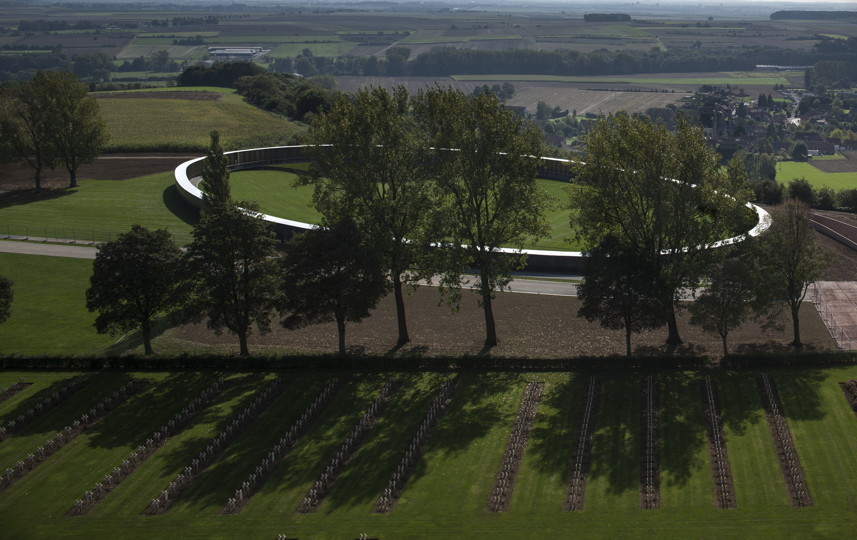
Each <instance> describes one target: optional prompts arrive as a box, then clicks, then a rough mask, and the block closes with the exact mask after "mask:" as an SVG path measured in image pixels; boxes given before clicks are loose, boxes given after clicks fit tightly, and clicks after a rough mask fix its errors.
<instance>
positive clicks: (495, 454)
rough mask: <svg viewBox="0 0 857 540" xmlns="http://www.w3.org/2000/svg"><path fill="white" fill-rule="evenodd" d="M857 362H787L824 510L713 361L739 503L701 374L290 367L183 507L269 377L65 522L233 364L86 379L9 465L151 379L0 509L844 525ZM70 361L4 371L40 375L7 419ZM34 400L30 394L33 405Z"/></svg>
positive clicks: (438, 532)
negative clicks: (574, 458)
mask: <svg viewBox="0 0 857 540" xmlns="http://www.w3.org/2000/svg"><path fill="white" fill-rule="evenodd" d="M855 369H857V368H854V367H847V368H828V369H800V370H791V369H789V370H773V371H772V372H771V374H772V376H773V378H774V380H775V381H776V383H777V385H778V387H779V391H780V395H781V397H782V401H783V407H784V410H785V413H786V416H787V418H788V422H789V425H790V427H791V429H792V434H793V437H794V440H795V444H796V447H797V449H798V452H799V455H800V459H801V462H802V464H803V467H804V471H805V473H806V479H807V483H808V485H809V488H810V490H811V493H812V496H813V499H814V502H815V504H814V506H813V507H811V508H803V509H796V508H792V507H791V506H790V504H789V501H788V497H787V494H786V491H785V485H784V482H783V480H782V476H781V474H780V470H779V466H778V464H777V458H776V453H775V451H774V448H773V444H772V442H771V435H770V431H769V429H768V426H767V421H766V419H765V416H764V413H763V410H762V406H761V402H760V400H759V397H758V392H757V389H756V385H755V381H754V378H755V377H756V376H757V375H758V373H757V372H753V371H740V372H713V373H711V376H712V379H713V381H714V383H715V384H716V385H717V387H718V388H719V390H720V395H721V402H722V403H723V410H722V413H723V418H724V426H725V430H726V441H727V448H728V452H729V458H730V463H731V466H732V473H733V476H734V480H735V492H736V495H737V499H738V507H737V508H736V509H732V510H720V509H717V508H716V507H715V504H714V496H713V491H712V482H711V470H710V463H709V459H708V453H707V439H706V436H705V426H704V421H703V416H702V404H701V399H700V392H699V383H700V379H701V377H702V376H703V374H702V373H697V372H675V371H659V372H651V373H646V372H631V373H622V374H620V373H618V372H611V371H607V372H594V373H584V372H580V373H523V374H521V373H459V374H450V375H442V374H429V373H424V374H419V373H413V374H373V375H358V374H355V373H336V372H316V371H301V372H283V373H280V374H279V375H280V376H281V377H284V379H285V383H286V387H285V389H284V390H283V392H282V393H281V394H280V396H279V397H278V398H276V399H275V400H274V401H272V402H271V403H270V405H269V406H267V407H266V408H265V409H264V410H263V411H261V413H260V414H259V415H258V416H256V417H255V418H254V419H252V421H250V422H248V423H247V428H246V430H245V431H244V432H243V435H242V436H241V437H239V438H238V439H237V440H235V441H234V442H233V443H231V444H230V445H228V446H227V447H226V448H225V450H224V452H223V453H222V454H221V455H220V456H219V457H218V459H217V460H216V461H215V462H214V464H213V465H212V466H211V467H209V468H208V469H207V470H206V471H205V472H203V473H202V474H200V475H199V476H198V477H197V479H196V480H195V481H194V482H193V483H192V484H191V485H190V487H189V488H188V489H187V490H185V491H184V492H183V493H181V494H180V495H179V496H178V497H177V498H176V499H175V501H174V502H173V505H172V507H171V508H170V510H169V511H168V512H166V513H165V514H163V515H158V516H148V515H145V514H144V513H143V511H144V509H145V508H146V506H147V505H148V503H149V502H150V501H151V499H152V498H154V497H155V496H156V495H157V493H158V492H159V491H160V490H161V489H163V488H164V487H165V485H166V483H168V482H169V481H170V480H171V479H172V478H173V477H174V476H175V475H176V474H177V473H178V472H180V471H181V470H182V469H183V468H184V467H185V466H186V465H187V464H188V463H189V461H190V460H191V459H193V457H194V456H196V455H197V453H198V452H199V451H200V450H201V449H202V448H203V447H204V446H205V445H206V444H207V442H208V441H209V440H210V439H211V438H212V437H214V436H215V435H216V434H217V433H218V432H219V431H220V430H221V429H222V428H223V427H224V426H225V425H227V424H228V423H229V422H230V421H231V419H232V418H233V417H234V416H235V415H236V414H237V413H238V412H239V411H240V410H242V409H243V408H244V407H245V406H246V405H247V404H248V403H249V402H250V401H251V400H252V399H253V398H254V396H255V395H256V393H257V392H258V391H259V390H260V389H261V388H262V387H264V385H265V384H266V383H267V382H268V381H270V380H271V377H272V376H273V374H266V373H231V374H226V376H227V380H228V381H229V384H228V385H227V386H226V388H225V389H224V391H223V392H222V393H221V394H220V395H218V396H217V397H216V398H215V399H214V400H213V402H212V403H211V404H210V405H209V406H208V407H207V408H205V409H204V410H203V411H201V412H200V413H199V414H198V415H197V416H196V417H194V419H193V421H192V422H191V425H190V426H189V427H188V428H186V429H184V430H183V431H181V432H180V433H178V434H177V435H176V436H174V437H172V438H171V439H169V440H168V441H167V443H166V444H165V445H164V446H163V447H162V448H160V449H159V450H158V451H157V452H156V453H155V454H154V455H153V456H152V457H151V458H150V459H148V460H147V461H146V462H145V463H144V464H143V465H142V466H141V467H140V468H138V469H137V470H136V471H135V472H134V473H133V474H132V475H131V476H130V477H129V478H128V479H127V480H126V481H125V482H124V483H122V484H121V485H120V486H119V487H118V488H116V489H115V490H114V491H113V492H112V493H110V494H109V495H108V496H107V497H106V498H105V499H104V500H103V501H102V502H101V503H100V504H99V505H98V506H97V507H96V508H95V509H94V511H92V512H91V513H90V514H88V515H85V516H79V517H69V516H67V515H66V512H67V511H68V510H69V509H70V508H71V506H72V505H73V503H74V500H75V499H76V498H78V497H80V496H81V495H82V494H83V492H84V491H86V490H87V489H91V488H92V486H93V485H94V483H95V482H97V481H99V479H100V478H101V477H103V476H104V475H105V474H107V473H108V472H110V471H111V470H112V468H113V467H115V466H116V465H117V464H118V463H119V462H121V461H122V459H124V458H126V457H127V456H128V454H130V453H131V452H132V451H133V449H134V448H135V447H136V446H137V445H139V444H140V442H141V441H142V440H145V438H146V437H147V436H149V435H150V434H151V432H152V431H154V430H156V429H157V428H158V427H159V426H160V425H161V424H162V423H163V422H165V421H167V420H168V419H169V418H171V417H172V416H173V415H174V414H175V412H177V411H178V410H180V409H181V408H182V407H183V406H184V404H186V403H187V402H188V401H190V400H192V399H193V398H194V397H196V395H197V394H198V393H199V392H200V391H201V390H202V389H203V388H205V387H207V386H208V385H210V384H211V382H212V381H213V380H214V378H215V377H217V376H218V373H197V372H181V373H124V372H107V373H101V374H90V377H92V381H91V382H90V384H89V385H87V386H86V387H85V388H84V389H83V390H81V391H80V392H78V393H77V394H75V395H74V396H72V397H71V398H69V399H68V400H66V401H65V402H63V403H62V404H61V405H60V406H58V407H57V408H56V409H54V410H51V411H50V412H49V413H47V414H45V415H44V416H43V417H42V418H41V419H40V420H39V421H38V422H36V423H34V424H32V425H31V426H30V427H29V428H27V430H25V431H24V432H21V433H20V434H16V435H13V436H12V437H10V438H8V439H7V440H6V441H4V442H2V443H0V468H5V467H7V466H9V464H10V463H14V460H15V459H18V458H19V456H20V455H21V454H22V453H26V452H29V451H32V449H33V448H34V446H35V445H37V444H40V442H41V441H42V439H47V438H48V437H49V436H51V435H52V433H53V432H54V431H55V430H56V429H59V428H60V427H61V426H62V425H64V424H65V423H66V422H69V421H71V420H72V419H74V418H76V417H77V416H79V415H80V414H81V413H82V412H84V411H85V410H86V409H87V408H88V407H89V406H90V405H89V403H92V402H94V401H96V400H99V399H100V398H101V396H102V395H105V394H107V393H109V392H111V391H112V389H113V388H114V387H118V386H119V385H120V384H122V383H123V382H124V381H127V380H129V378H130V377H136V378H141V379H144V380H146V381H148V384H147V386H146V387H144V389H143V391H141V392H140V393H139V394H137V395H136V396H134V397H132V398H131V399H130V400H129V401H128V402H126V403H125V404H123V405H122V406H120V407H119V408H117V409H116V410H115V411H113V412H111V413H110V414H108V415H107V416H105V417H104V419H103V420H102V421H101V422H99V423H98V424H96V425H95V426H93V427H92V428H91V429H90V430H88V431H87V432H85V433H84V434H83V435H81V437H79V438H78V439H76V440H75V441H74V442H73V443H71V444H70V445H68V446H66V447H65V448H63V449H62V450H61V451H60V452H59V453H57V454H55V455H54V456H53V457H51V458H50V459H48V460H47V461H46V462H45V463H43V464H42V465H40V466H39V467H37V468H36V469H34V471H33V472H31V473H30V474H28V475H27V476H25V477H24V478H23V479H21V480H19V481H18V482H17V483H16V484H14V485H12V486H11V487H10V488H8V489H6V490H4V491H2V492H0V519H2V521H3V524H4V534H8V535H10V536H9V537H16V538H26V537H57V536H62V537H76V536H80V537H94V536H99V537H102V536H109V537H111V538H146V537H151V535H155V536H157V537H166V536H205V537H211V538H235V537H253V538H258V537H275V536H276V535H277V534H281V533H284V534H287V535H289V536H290V537H301V538H351V537H356V536H358V535H360V534H361V533H366V534H368V535H370V536H376V537H380V538H401V537H408V538H430V537H431V538H437V537H447V538H449V537H456V538H457V537H472V536H474V535H478V536H490V537H492V538H520V537H522V536H536V537H562V536H567V535H571V534H574V535H578V536H586V537H593V536H595V537H601V536H609V537H639V536H640V535H641V534H646V535H667V534H668V535H669V536H670V537H695V538H707V537H712V538H722V537H727V536H730V537H731V536H737V535H740V536H743V537H747V536H753V537H769V536H801V537H803V536H822V537H826V536H831V535H839V534H841V532H842V531H844V530H848V528H849V527H853V526H854V525H855V524H857V512H855V510H854V504H855V502H857V501H855V496H854V490H853V485H854V484H855V482H857V452H855V448H857V418H855V415H854V413H853V412H852V411H851V410H850V408H849V407H848V405H847V403H846V401H845V399H844V397H843V395H842V392H841V390H840V389H839V386H838V384H837V383H838V382H839V381H842V380H846V379H848V378H851V377H853V376H855V374H857V371H855ZM649 374H651V375H653V376H654V377H655V378H656V379H657V381H658V383H659V385H660V389H661V406H660V414H661V435H660V459H661V501H662V502H661V508H660V509H659V510H650V511H646V510H640V509H639V508H638V504H639V502H638V490H639V460H640V458H639V456H640V452H639V418H640V400H639V395H640V384H641V381H643V379H644V378H645V377H646V376H647V375H649ZM73 375H74V374H71V373H35V374H34V373H18V372H3V373H0V381H2V380H17V379H18V378H19V377H21V376H23V377H24V378H25V379H26V380H28V381H32V382H34V384H33V385H32V386H30V387H29V388H28V389H27V390H26V391H25V392H24V393H23V394H24V395H22V397H21V398H20V399H19V400H17V401H6V402H3V403H0V419H2V418H9V417H13V416H14V415H16V411H18V410H20V409H21V408H22V407H25V406H27V403H28V402H31V401H32V399H33V398H34V396H36V395H38V393H39V392H45V391H46V389H48V390H49V389H50V388H52V387H57V385H60V384H62V382H64V381H66V380H68V379H69V378H71V377H72V376H73ZM592 375H594V376H595V377H596V378H597V380H598V381H599V383H600V385H601V398H600V404H599V406H598V409H597V413H596V418H595V420H596V422H595V430H596V431H595V436H594V438H593V446H592V466H591V473H590V477H589V481H588V484H587V489H586V498H585V506H584V510H583V511H580V512H564V511H563V510H562V504H563V500H564V497H565V490H566V481H567V474H568V466H569V461H568V459H569V451H570V446H571V444H572V442H573V440H574V436H575V434H576V430H577V428H578V423H579V420H580V418H579V416H580V404H581V397H582V394H583V392H584V388H585V384H586V381H587V380H588V378H589V377H590V376H592ZM332 376H339V377H340V378H342V379H343V381H344V383H345V384H344V386H343V387H342V388H341V390H340V391H339V393H338V394H337V395H336V396H335V398H334V399H333V401H332V402H331V403H330V404H329V405H328V406H327V408H325V409H324V410H323V411H322V412H321V414H320V415H319V417H318V418H317V419H316V420H315V421H314V422H313V423H312V424H311V426H310V428H309V430H308V431H307V432H306V434H305V435H304V436H303V437H302V438H301V439H299V441H298V443H297V445H296V446H295V447H294V449H293V450H291V451H290V452H289V453H288V454H287V455H286V457H285V458H284V459H283V461H282V462H280V463H279V465H278V466H277V467H276V468H275V469H274V470H273V473H272V474H271V475H270V476H269V477H268V478H267V479H266V481H265V482H264V483H263V484H262V485H261V488H260V489H259V490H258V492H257V493H256V494H255V495H254V496H253V497H252V498H251V499H250V501H249V504H248V505H247V506H246V507H245V508H244V510H243V511H242V512H240V513H238V514H236V515H223V514H221V513H220V511H221V509H222V507H223V505H224V504H225V502H226V499H227V498H228V497H230V496H231V495H232V493H233V492H234V490H235V489H236V488H237V487H238V485H240V482H241V481H243V479H244V478H245V477H246V475H247V474H249V472H250V471H252V470H253V468H254V467H255V466H256V465H257V464H258V463H259V461H260V459H261V457H262V456H264V454H265V453H266V452H267V451H268V449H270V446H271V445H272V444H273V443H274V442H275V441H276V440H277V439H278V438H279V437H280V436H281V435H282V434H283V433H285V431H287V430H288V429H289V427H290V425H291V424H292V422H294V420H295V419H296V418H297V416H298V415H300V414H301V412H302V411H303V410H304V409H305V407H306V406H307V405H308V404H309V403H310V402H311V401H312V400H313V399H314V398H315V396H316V395H317V392H318V391H319V390H320V388H321V387H322V386H323V385H324V384H325V383H326V382H327V381H328V380H329V379H330V377H332ZM388 376H389V377H396V378H399V379H401V382H402V385H401V386H400V389H399V390H398V392H397V393H396V394H395V395H394V397H393V399H392V401H391V402H390V404H389V406H388V407H387V408H386V409H385V410H384V412H383V413H381V414H380V416H379V417H378V420H377V422H376V424H375V425H374V426H373V428H372V429H371V430H370V432H369V433H368V435H367V436H366V437H365V438H364V440H363V443H362V445H361V446H360V447H359V449H358V450H357V451H356V452H355V453H354V455H353V457H352V459H351V460H350V461H349V462H348V464H347V465H346V466H345V468H344V469H343V472H342V474H341V476H340V477H339V479H338V481H337V482H336V483H334V484H333V487H332V489H331V491H330V495H329V497H328V498H327V500H326V501H325V502H324V503H323V504H322V506H321V507H320V509H319V511H318V512H317V513H313V514H306V515H299V514H296V513H295V510H296V508H297V506H298V504H299V503H300V500H301V499H302V497H303V496H304V494H305V493H306V490H307V489H308V488H309V486H310V485H311V484H312V483H313V482H314V481H315V479H316V478H317V477H318V474H319V473H320V472H321V470H323V469H324V467H325V466H326V464H327V462H328V461H329V459H330V457H331V456H332V455H333V454H334V453H335V452H336V451H337V449H338V448H339V446H340V445H341V443H342V440H343V438H344V437H345V435H346V434H347V433H348V432H349V431H351V429H352V428H353V426H354V424H355V422H356V421H357V420H358V419H359V418H360V416H362V414H363V411H364V410H365V408H366V406H367V405H368V403H369V402H370V401H371V400H372V399H373V398H374V397H375V395H377V392H378V391H379V390H380V388H381V386H382V384H383V382H384V379H385V378H386V377H388ZM446 376H453V377H457V378H458V379H459V381H458V383H459V384H458V389H457V391H456V392H455V393H454V394H453V396H452V398H451V401H450V404H449V406H448V409H447V412H446V414H445V415H444V416H443V418H442V419H441V421H440V423H439V424H438V425H437V427H436V428H435V430H434V431H433V434H432V436H431V437H430V438H429V440H428V442H427V445H426V446H425V448H424V453H423V456H422V458H421V459H420V460H419V461H418V463H417V465H416V467H415V469H414V470H413V472H412V474H411V477H410V479H409V481H408V482H407V484H406V486H405V490H404V493H403V495H402V497H401V498H400V499H399V501H398V504H397V505H396V506H395V507H394V509H393V511H392V512H390V513H388V514H374V513H373V512H372V508H373V506H374V503H375V500H376V499H377V497H378V495H379V494H380V492H381V490H382V489H383V488H384V486H385V485H386V482H387V480H388V478H389V475H390V473H391V471H392V470H393V468H394V467H395V466H396V464H397V463H398V462H399V459H400V458H401V455H402V452H403V451H404V449H405V447H406V446H407V444H408V442H409V441H410V439H411V437H412V436H413V432H414V429H415V428H416V426H417V425H418V424H419V422H420V421H421V420H422V417H423V416H424V414H425V412H426V407H427V404H428V402H429V400H430V399H431V397H432V395H433V393H434V392H435V391H436V389H437V388H438V386H439V385H440V384H441V382H442V380H443V379H444V378H445V377H446ZM527 381H544V382H545V390H544V393H543V395H542V399H541V403H540V406H539V410H538V414H537V416H536V420H535V422H534V424H533V428H532V430H531V432H530V437H529V441H528V445H527V448H526V453H525V454H524V458H523V462H522V466H521V469H520V472H519V475H518V478H517V482H516V484H515V489H514V492H513V495H512V499H511V506H510V509H509V511H508V512H505V513H497V514H494V513H489V512H487V510H486V505H487V502H488V497H489V494H490V492H491V489H492V487H493V483H494V478H495V476H496V473H497V468H498V467H499V465H500V462H501V458H502V454H503V450H504V448H505V445H506V443H507V441H508V437H509V430H510V429H511V426H512V423H513V421H514V417H515V414H516V412H517V409H518V406H519V403H520V399H521V396H522V392H523V389H524V386H525V384H526V382H527ZM28 400H29V401H28Z"/></svg>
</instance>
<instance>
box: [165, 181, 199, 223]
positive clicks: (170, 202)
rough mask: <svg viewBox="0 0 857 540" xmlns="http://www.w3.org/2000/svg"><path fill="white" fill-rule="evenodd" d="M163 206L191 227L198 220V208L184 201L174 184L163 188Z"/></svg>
mask: <svg viewBox="0 0 857 540" xmlns="http://www.w3.org/2000/svg"><path fill="white" fill-rule="evenodd" d="M162 198H163V201H164V206H166V207H167V210H169V211H170V212H172V213H173V215H174V216H176V217H177V218H179V219H180V220H182V221H184V222H185V223H187V224H188V225H190V226H191V227H193V226H194V225H196V224H197V222H198V221H199V210H197V209H196V208H194V207H192V206H191V205H190V203H189V202H187V201H185V200H184V199H183V198H182V196H181V194H180V193H179V190H178V188H177V187H176V186H175V184H173V185H171V186H169V187H167V188H166V189H164V192H163V195H162Z"/></svg>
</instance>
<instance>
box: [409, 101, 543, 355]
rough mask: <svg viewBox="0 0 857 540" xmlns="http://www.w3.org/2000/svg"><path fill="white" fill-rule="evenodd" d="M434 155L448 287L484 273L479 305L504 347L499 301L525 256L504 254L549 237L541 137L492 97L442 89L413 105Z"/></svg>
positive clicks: (489, 341)
mask: <svg viewBox="0 0 857 540" xmlns="http://www.w3.org/2000/svg"><path fill="white" fill-rule="evenodd" d="M414 108H415V111H416V114H417V116H418V118H419V121H420V123H421V125H422V126H423V129H425V130H426V131H427V133H428V134H429V137H430V143H431V146H432V148H435V149H438V150H436V151H435V152H434V155H433V157H432V160H431V161H430V167H431V173H432V177H433V180H434V186H435V193H434V198H435V202H434V208H433V211H434V212H433V215H434V216H435V222H434V223H433V225H432V230H433V231H434V234H435V237H436V239H437V241H438V242H439V243H440V244H441V245H442V246H443V249H444V250H445V251H447V253H448V254H449V255H450V257H449V258H447V259H446V261H447V264H445V265H444V268H442V269H441V270H442V272H443V274H444V283H445V284H447V285H453V286H456V287H457V286H458V285H459V284H460V282H461V276H462V271H463V270H464V269H466V268H467V267H469V266H470V267H473V268H474V269H476V270H477V271H478V277H477V278H476V279H477V281H478V288H479V292H480V299H481V300H480V303H481V305H482V308H483V310H484V313H485V325H486V337H485V346H486V347H493V346H494V345H496V343H497V333H496V327H495V323H494V314H493V309H492V299H493V296H494V292H495V291H496V290H497V289H502V288H504V287H505V286H506V285H507V284H508V283H509V280H510V272H511V271H512V269H514V268H517V267H520V266H521V265H522V264H523V261H524V256H523V255H522V254H520V253H518V254H506V253H501V252H500V248H502V247H503V246H511V247H514V248H517V249H522V248H523V247H524V244H525V242H527V241H528V240H532V239H533V238H538V237H541V236H543V235H545V234H547V231H548V224H547V221H546V219H545V216H544V209H545V203H546V200H547V199H548V195H547V194H546V193H545V192H544V191H543V190H541V189H540V188H539V186H538V184H537V183H536V179H535V176H536V169H537V166H538V159H539V158H538V156H540V155H542V150H543V142H542V135H541V132H540V131H539V130H538V128H537V127H535V126H534V125H532V124H529V123H527V122H525V121H524V119H523V118H521V117H520V116H518V115H516V114H515V113H514V112H513V111H511V110H509V109H507V108H505V107H503V105H502V103H501V102H500V100H499V98H498V97H497V96H496V95H494V94H493V93H491V92H488V93H480V94H478V95H475V96H470V97H468V96H466V95H464V94H463V93H462V92H460V91H458V90H453V89H443V88H439V87H435V88H433V89H430V90H427V91H424V92H421V93H420V94H419V95H417V97H416V99H415V105H414Z"/></svg>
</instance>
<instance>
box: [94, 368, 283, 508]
mask: <svg viewBox="0 0 857 540" xmlns="http://www.w3.org/2000/svg"><path fill="white" fill-rule="evenodd" d="M265 379H270V377H266V376H264V375H262V374H240V375H235V376H233V377H228V378H227V384H228V385H229V386H228V387H227V388H226V390H225V391H224V392H223V393H221V394H220V395H219V396H218V398H216V399H215V401H214V402H213V403H212V404H211V405H210V406H209V407H207V408H206V409H204V410H203V411H202V412H201V413H200V415H199V416H198V417H197V418H196V420H195V422H194V423H193V425H192V426H191V427H189V428H187V429H185V430H183V431H182V432H180V433H178V434H177V435H175V436H174V437H171V438H170V440H169V441H167V443H166V444H165V445H164V446H163V447H162V448H160V449H159V450H158V451H157V452H155V453H154V454H153V455H152V456H151V457H150V458H149V459H148V460H146V462H145V463H143V464H142V465H141V466H140V467H139V468H138V469H137V470H136V471H134V473H133V474H132V475H131V476H130V477H128V478H127V479H126V480H125V481H124V482H123V483H122V484H121V485H120V486H119V487H118V488H116V489H115V490H114V491H113V492H111V493H110V494H109V495H108V496H107V497H106V498H105V499H104V500H103V501H101V503H99V504H98V505H97V506H96V507H95V509H94V510H93V511H92V514H93V515H100V516H116V515H117V514H125V515H135V514H140V513H142V512H143V511H144V510H145V509H146V508H147V507H148V506H149V503H151V502H152V499H154V498H155V497H156V496H157V495H158V494H159V493H160V492H161V490H163V489H165V488H166V487H167V485H168V484H169V483H170V482H171V481H172V480H173V479H174V478H175V477H176V475H177V474H178V473H180V472H181V471H182V470H183V469H184V468H185V467H187V466H188V465H190V463H191V461H192V460H193V459H194V458H195V457H196V456H197V455H199V452H200V451H202V450H203V448H205V447H206V446H207V445H208V444H209V442H211V440H212V439H213V438H214V437H216V436H217V435H218V434H219V433H220V432H221V431H222V430H223V429H224V428H225V427H226V426H227V425H228V424H229V423H230V422H231V421H232V418H233V417H234V416H235V415H236V414H238V413H239V412H240V411H242V410H243V409H244V408H245V407H247V405H249V404H250V402H251V401H252V400H253V399H255V397H256V394H257V392H258V391H259V390H260V389H261V388H263V387H264V385H265V384H266V381H265Z"/></svg>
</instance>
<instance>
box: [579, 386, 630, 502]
mask: <svg viewBox="0 0 857 540" xmlns="http://www.w3.org/2000/svg"><path fill="white" fill-rule="evenodd" d="M599 380H600V379H599ZM639 395H640V379H639V377H638V376H636V375H627V376H622V375H616V376H610V377H609V378H606V379H605V380H604V381H603V382H602V385H601V394H600V398H599V403H598V416H597V419H596V422H595V434H594V436H593V437H592V464H591V466H590V470H589V471H590V472H589V479H588V480H587V482H586V506H585V510H584V512H587V511H590V510H591V511H592V512H607V511H611V509H613V510H615V509H621V510H625V511H627V510H631V509H636V508H638V507H639V499H640V497H639V495H640V451H641V440H640V397H639Z"/></svg>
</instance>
